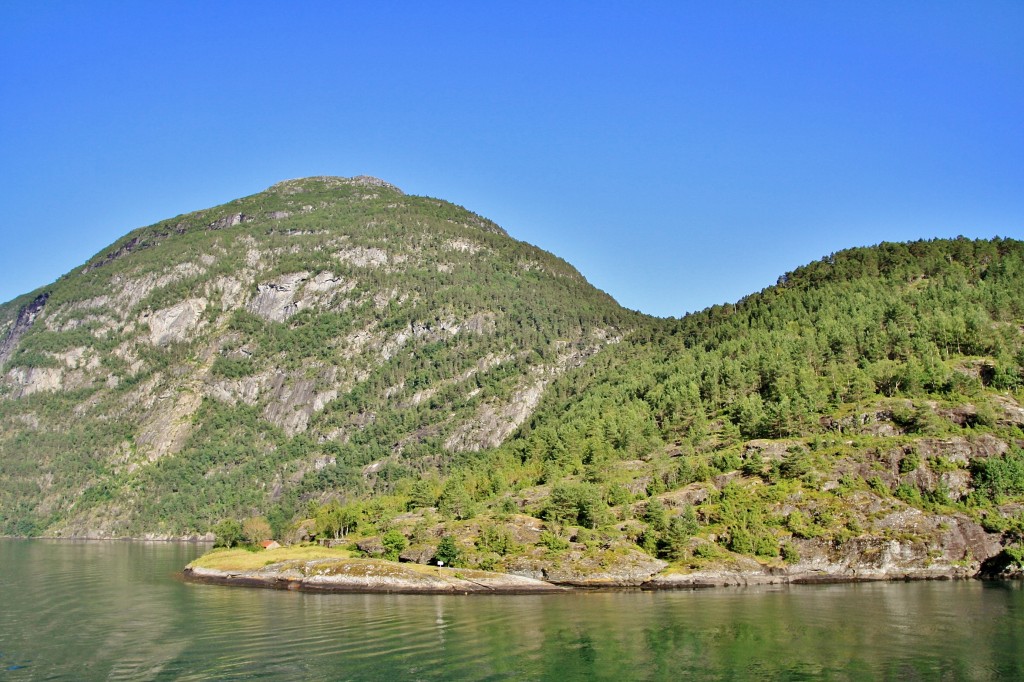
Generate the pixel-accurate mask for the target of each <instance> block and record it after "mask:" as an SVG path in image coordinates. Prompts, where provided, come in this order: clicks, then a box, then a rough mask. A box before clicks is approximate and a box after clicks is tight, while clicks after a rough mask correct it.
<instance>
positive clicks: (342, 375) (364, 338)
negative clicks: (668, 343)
mask: <svg viewBox="0 0 1024 682" xmlns="http://www.w3.org/2000/svg"><path fill="white" fill-rule="evenodd" d="M637 319H638V318H637V316H636V315H635V314H632V313H629V312H627V311H624V310H622V309H621V308H620V307H619V306H618V305H617V304H615V302H614V301H613V300H612V299H611V298H610V297H608V296H607V295H605V294H603V293H601V292H599V291H597V290H595V289H594V288H593V287H591V286H590V285H589V284H588V283H587V282H586V281H585V280H584V279H583V277H582V276H580V274H579V273H578V272H577V271H576V270H575V269H573V268H572V267H571V266H569V265H568V264H566V263H565V262H564V261H562V260H560V259H558V258H555V257H554V256H552V255H551V254H548V253H546V252H544V251H541V250H540V249H537V248H535V247H532V246H530V245H527V244H524V243H522V242H518V241H515V240H513V239H511V238H509V237H508V235H507V234H506V233H505V232H504V231H503V230H502V229H501V228H499V227H498V226H496V225H494V224H493V223H491V222H490V221H487V220H485V219H483V218H480V217H479V216H477V215H475V214H472V213H470V212H468V211H466V210H464V209H462V208H460V207H458V206H454V205H452V204H449V203H447V202H444V201H439V200H435V199H430V198H425V197H412V196H406V195H404V194H403V193H402V192H401V191H400V190H398V189H397V188H395V187H393V186H391V185H389V184H387V183H385V182H383V181H380V180H377V179H374V178H367V177H360V178H352V179H346V178H309V179H304V180H294V181H288V182H283V183H280V184H278V185H275V186H274V187H271V188H270V189H269V190H267V191H265V192H262V193H260V194H257V195H254V196H251V197H247V198H245V199H241V200H238V201H234V202H231V203H229V204H225V205H223V206H220V207H217V208H213V209H209V210H205V211H199V212H196V213H192V214H189V215H185V216H179V217H177V218H173V219H170V220H166V221H163V222H161V223H158V224H156V225H153V226H150V227H146V228H142V229H139V230H135V231H134V232H132V233H130V234H128V235H126V236H125V237H124V238H123V239H121V240H119V241H118V242H117V243H115V244H114V245H112V246H111V247H110V248H109V249H106V250H104V251H103V252H101V253H100V254H98V255H97V256H95V257H94V258H92V259H91V260H90V261H89V262H88V263H87V264H86V265H84V266H82V267H81V268H78V269H77V270H75V271H73V272H71V273H69V274H68V275H65V276H64V277H62V278H61V279H60V280H58V281H57V282H55V283H54V284H53V285H52V286H49V287H46V288H45V289H43V290H42V291H40V292H36V293H35V294H32V295H28V296H25V297H21V298H19V299H18V300H16V301H13V302H11V303H9V304H5V305H4V306H2V307H0V325H2V326H0V339H2V341H0V352H2V354H3V356H2V357H0V364H2V372H3V375H2V382H0V532H4V533H19V534H36V533H46V534H83V533H91V534H97V535H137V534H141V533H158V534H171V535H178V534H182V533H196V532H205V531H206V530H207V529H208V528H209V527H211V526H212V525H213V524H214V523H215V522H216V521H218V520H219V519H221V518H223V517H226V516H239V515H247V514H253V513H258V512H266V511H267V510H270V509H274V510H276V511H275V513H276V514H277V515H278V517H281V518H283V517H285V516H291V515H293V514H295V513H296V512H297V511H299V510H300V509H301V508H302V506H303V505H304V502H305V500H307V499H316V498H317V496H318V495H319V494H320V493H321V492H322V491H324V490H334V489H337V488H343V489H346V490H349V491H350V493H352V494H355V493H357V492H361V491H371V490H374V489H377V490H387V489H388V488H389V486H390V483H389V482H390V481H393V480H395V479H398V478H402V477H408V476H411V475H416V472H418V471H422V470H427V469H430V470H434V469H437V468H439V467H442V466H443V465H444V464H445V461H446V459H447V455H446V454H445V453H451V452H459V451H476V450H480V449H482V448H487V447H493V446H495V445H498V444H500V443H501V442H503V441H504V440H505V439H506V438H507V437H508V436H509V434H511V433H512V432H513V431H514V430H515V429H516V428H517V427H518V426H519V425H520V424H521V423H522V422H523V421H524V420H525V419H527V418H528V417H529V415H530V414H531V413H532V411H533V409H534V407H535V406H536V404H537V402H538V401H539V400H540V398H541V397H542V395H543V393H544V391H545V388H546V387H547V386H548V385H549V384H550V382H551V381H552V380H553V379H554V378H555V377H557V376H558V375H560V374H561V373H563V372H564V371H566V370H567V369H568V368H571V367H573V366H576V365H579V364H581V363H583V362H584V361H585V360H586V359H587V358H588V357H590V356H592V355H593V354H595V353H597V352H599V351H600V350H601V349H602V348H604V347H605V346H607V345H609V344H612V343H614V342H616V341H618V340H620V339H621V337H622V336H623V334H624V333H625V332H626V331H627V330H628V329H630V328H631V327H632V326H634V325H635V324H636V320H637Z"/></svg>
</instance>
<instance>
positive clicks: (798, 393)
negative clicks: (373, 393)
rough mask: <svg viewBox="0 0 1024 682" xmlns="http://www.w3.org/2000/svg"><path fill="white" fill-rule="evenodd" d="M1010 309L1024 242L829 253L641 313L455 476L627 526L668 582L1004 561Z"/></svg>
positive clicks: (1018, 298) (609, 537)
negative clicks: (727, 289) (725, 298)
mask: <svg viewBox="0 0 1024 682" xmlns="http://www.w3.org/2000/svg"><path fill="white" fill-rule="evenodd" d="M1022 322H1024V244H1022V243H1021V242H1017V241H1012V240H993V241H976V242H974V241H968V240H965V239H957V240H936V241H930V242H916V243H912V244H883V245H880V246H878V247H872V248H862V249H852V250H849V251H844V252H841V253H837V254H834V255H833V256H831V257H829V258H827V259H824V260H822V261H819V262H816V263H813V264H810V265H808V266H806V267H803V268H800V269H798V270H796V271H795V272H793V273H789V274H787V275H785V276H784V277H782V278H780V281H779V284H778V285H777V286H774V287H770V288H769V289H766V290H765V291H763V292H761V293H759V294H755V295H752V296H750V297H748V298H746V299H744V300H743V301H740V302H739V303H737V304H735V305H727V306H716V307H714V308H710V309H708V310H705V311H703V312H701V313H697V314H694V315H689V316H687V317H685V318H683V319H681V320H665V321H653V322H652V323H651V324H649V325H646V326H645V327H643V328H642V329H641V330H639V331H638V332H637V333H635V334H633V335H631V337H630V338H629V339H628V340H627V341H625V342H624V343H622V344H620V345H619V346H617V347H615V348H612V349H609V350H608V352H606V353H603V354H602V355H600V356H598V357H596V358H595V359H594V361H593V362H591V363H589V364H587V365H585V366H583V367H581V368H579V369H576V370H573V371H572V372H570V373H568V374H567V375H565V376H564V377H562V378H560V379H559V381H557V382H555V384H554V385H553V386H552V387H551V390H550V391H549V392H548V393H547V394H546V396H545V398H544V400H543V401H542V403H541V405H540V406H539V408H538V410H537V412H536V413H535V414H534V416H533V417H532V418H531V420H530V421H529V422H528V423H527V424H526V425H524V428H523V429H522V430H521V432H520V434H518V436H517V438H515V439H513V440H511V441H509V442H507V443H506V444H504V445H503V446H502V447H501V448H499V449H498V450H496V451H495V452H494V453H493V454H492V455H491V458H490V459H489V460H488V461H486V462H479V463H467V465H466V469H467V472H469V473H467V474H465V479H466V480H467V481H471V482H472V486H471V487H472V488H473V489H483V490H487V489H488V488H489V486H490V483H489V480H492V479H494V478H497V479H499V480H502V481H510V482H513V484H512V485H511V486H509V487H510V488H511V490H510V492H509V493H505V494H506V495H510V499H512V500H513V502H514V505H513V506H518V507H522V508H524V509H527V510H532V512H533V513H535V514H539V515H541V516H542V517H544V518H545V519H547V520H548V521H555V522H561V523H569V524H570V525H571V526H584V527H590V528H592V529H594V530H593V533H596V535H594V534H591V535H588V536H587V537H589V539H590V540H589V541H590V542H591V543H597V544H599V545H600V544H602V543H603V544H606V545H607V544H608V543H612V542H616V541H617V540H618V539H622V538H626V539H630V540H632V541H634V542H636V543H637V544H638V545H640V546H641V547H643V548H645V549H646V550H647V551H648V552H649V553H651V554H654V555H657V556H660V557H661V558H663V559H666V560H669V561H671V562H673V563H674V565H675V566H676V569H675V571H676V572H675V573H670V574H668V575H667V576H662V578H659V580H661V581H663V582H667V583H669V584H671V583H672V582H673V581H677V582H679V583H683V584H692V583H694V582H697V583H700V582H701V581H706V582H728V581H743V580H749V579H765V580H781V579H784V578H785V576H787V575H792V576H799V577H800V579H813V578H814V576H821V577H845V578H850V577H865V578H871V577H893V576H897V577H898V576H903V575H915V576H919V577H925V576H938V575H943V576H947V575H972V574H974V573H976V572H977V571H978V570H979V569H980V568H981V565H982V563H983V562H985V561H988V563H987V564H986V567H987V568H988V569H991V570H999V568H1000V567H1001V566H1003V567H1005V565H1007V564H1010V563H1017V565H1018V566H1020V559H1021V557H1024V547H1022V545H1021V543H1022V541H1024V433H1022V428H1024V410H1022V409H1021V407H1020V402H1021V398H1022V397H1024V396H1022V389H1024V325H1022ZM491 504H492V505H495V506H496V507H497V506H500V503H493V502H492V503H491ZM569 535H571V533H567V535H566V536H567V537H568V536H569ZM585 535H586V534H585ZM574 547H576V548H577V549H578V551H585V546H580V545H574ZM1004 548H1006V553H1002V552H1003V550H1004ZM528 554H529V553H528ZM567 556H569V555H567ZM1014 557H1016V559H1014ZM535 558H536V557H535ZM556 563H557V562H556ZM569 563H572V562H571V561H569ZM512 565H513V566H515V565H517V564H516V563H515V562H512ZM545 570H546V571H547V572H548V573H551V572H552V568H551V567H548V568H546V569H545ZM1018 570H1019V568H1018Z"/></svg>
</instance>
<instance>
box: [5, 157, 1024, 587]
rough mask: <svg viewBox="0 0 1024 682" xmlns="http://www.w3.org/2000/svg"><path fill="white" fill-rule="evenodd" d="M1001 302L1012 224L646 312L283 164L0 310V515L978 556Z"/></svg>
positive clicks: (471, 222)
mask: <svg viewBox="0 0 1024 682" xmlns="http://www.w3.org/2000/svg"><path fill="white" fill-rule="evenodd" d="M1022 323H1024V244H1022V243H1020V242H1017V241H1012V240H1001V239H994V240H990V241H969V240H966V239H956V240H935V241H922V242H915V243H911V244H882V245H879V246H876V247H870V248H858V249H851V250H849V251H843V252H840V253H836V254H833V255H832V256H829V257H828V258H826V259H823V260H821V261H818V262H816V263H812V264H810V265H808V266H805V267H803V268H799V269H797V270H796V271H794V272H792V273H788V274H786V275H785V276H783V277H781V278H780V279H779V283H778V284H777V285H776V286H773V287H770V288H768V289H766V290H764V291H762V292H760V293H757V294H754V295H751V296H749V297H747V298H745V299H744V300H742V301H739V302H738V303H736V304H732V305H725V306H716V307H713V308H710V309H708V310H705V311H702V312H700V313H696V314H692V315H688V316H686V317H684V318H682V319H668V320H662V319H655V318H650V317H646V316H642V315H639V314H637V313H633V312H631V311H627V310H624V309H622V308H621V307H620V306H618V305H617V304H616V303H615V302H614V301H613V300H612V299H611V298H610V297H608V296H607V295H606V294H604V293H602V292H600V291H598V290H596V289H594V288H593V287H592V286H590V285H589V284H588V283H587V282H586V281H585V280H584V278H583V277H582V276H581V275H580V274H579V273H578V272H577V271H576V270H575V269H573V268H572V267H571V266H570V265H568V264H567V263H565V262H564V261H562V260H560V259H558V258H556V257H554V256H552V255H551V254H548V253H546V252H544V251H541V250H539V249H537V248H535V247H532V246H530V245H528V244H524V243H522V242H518V241H516V240H514V239H512V238H510V237H509V236H508V235H507V234H506V233H505V232H504V231H503V230H502V229H501V228H500V227H498V226H496V225H494V224H493V223H491V222H490V221H487V220H486V219H483V218H481V217H480V216H477V215H475V214H473V213H471V212H469V211H466V210H465V209H463V208H461V207H458V206H454V205H452V204H449V203H447V202H444V201H439V200H436V199H430V198H426V197H412V196H407V195H404V194H403V193H402V192H401V191H399V190H398V189H397V188H395V187H393V186H391V185H389V184H387V183H384V182H382V181H380V180H377V179H374V178H366V177H360V178H351V179H346V178H309V179H304V180H295V181H288V182H284V183H280V184H278V185H275V186H274V187H271V188H270V189H268V190H267V191H265V192H262V193H260V194H256V195H254V196H251V197H247V198H245V199H240V200H238V201H235V202H231V203H229V204H225V205H224V206H220V207H217V208H213V209H209V210H206V211H200V212H197V213H193V214H189V215H185V216H179V217H177V218H173V219H170V220H166V221H163V222H161V223H158V224H156V225H153V226H150V227H146V228H142V229H139V230H136V231H134V232H132V233H130V234H128V235H126V236H125V237H124V238H123V239H121V240H119V241H118V242H117V243H115V244H114V245H112V246H111V247H110V248H108V249H106V250H104V251H103V252H101V253H100V254H97V256H95V257H94V258H92V259H90V261H89V262H88V263H86V264H85V265H84V266H82V267H81V268H78V269H77V270H75V271H73V272H71V273H69V274H68V275H65V276H64V277H62V278H61V279H60V280H58V281H57V282H55V283H54V284H53V285H51V286H48V287H45V288H44V289H42V290H39V291H36V292H32V293H30V294H27V295H25V296H23V297H20V298H19V299H16V300H14V301H11V302H10V303H7V304H4V305H3V306H0V372H2V379H0V532H2V533H7V534H19V535H38V534H43V535H56V536H95V537H110V536H143V535H152V536H161V537H177V536H183V535H196V534H203V533H206V532H208V531H210V530H211V529H213V528H215V527H217V528H218V529H219V531H220V535H221V536H225V535H226V534H230V533H228V532H227V531H228V530H231V528H232V526H231V524H234V523H235V522H241V521H243V520H248V522H249V529H250V531H251V533H256V532H257V531H256V530H253V528H259V527H260V524H261V523H262V524H264V525H266V524H267V523H268V522H269V527H270V528H271V529H272V530H271V532H272V533H273V534H275V535H276V536H278V537H281V538H287V539H293V540H297V539H300V538H303V537H305V538H317V539H321V540H323V539H325V538H332V539H335V538H337V539H340V538H343V537H344V538H345V541H346V542H358V543H360V547H361V548H362V550H363V551H365V552H367V553H370V554H380V553H383V554H386V555H393V556H397V555H398V554H402V555H403V556H404V557H405V558H406V559H409V560H420V561H426V560H430V559H431V558H432V557H434V556H435V555H437V554H438V552H439V551H440V552H449V551H451V552H453V553H454V554H453V557H457V558H456V561H457V562H459V563H462V564H464V565H467V566H475V567H483V568H498V569H502V570H506V571H510V572H516V573H520V574H524V575H546V576H561V579H562V580H563V581H568V582H572V581H578V582H588V581H594V580H597V581H600V580H605V581H612V582H618V583H623V582H627V583H630V582H632V583H636V582H642V581H644V580H649V579H651V577H652V576H660V577H658V578H657V579H658V580H662V581H667V582H669V583H672V582H673V581H676V582H679V581H682V582H683V583H685V582H686V581H691V582H700V581H701V580H705V581H710V582H728V581H729V580H730V579H731V578H729V577H728V576H734V575H744V576H748V578H749V576H752V575H755V574H756V575H760V576H762V577H763V576H772V575H801V576H805V577H806V576H812V577H813V576H815V575H845V576H849V575H859V576H862V577H864V576H866V577H873V576H882V577H885V576H892V575H899V574H900V572H901V571H904V572H906V574H908V575H910V574H913V575H915V576H929V575H951V574H956V575H966V574H973V573H975V572H977V571H978V570H979V568H980V567H981V565H982V564H983V563H984V562H987V563H986V564H985V565H986V567H987V568H988V569H992V570H996V569H1000V568H1001V567H1004V566H1005V565H1011V564H1014V563H1015V562H1018V561H1019V558H1020V557H1021V556H1022V554H1024V553H1022V551H1021V550H1020V549H1019V548H1020V542H1021V540H1022V537H1024V512H1022V510H1024V451H1022V445H1024V433H1022V431H1021V429H1022V426H1024V410H1022V408H1021V407H1020V400H1021V398H1022V388H1024V332H1022V329H1024V327H1022ZM225 524H227V525H225ZM446 536H448V538H447V539H446ZM453 541H454V542H453ZM993 567H995V568H993ZM748 578H745V579H748Z"/></svg>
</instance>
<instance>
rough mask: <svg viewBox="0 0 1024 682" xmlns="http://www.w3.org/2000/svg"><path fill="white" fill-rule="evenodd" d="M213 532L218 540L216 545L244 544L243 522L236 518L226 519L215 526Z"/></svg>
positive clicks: (233, 545)
mask: <svg viewBox="0 0 1024 682" xmlns="http://www.w3.org/2000/svg"><path fill="white" fill-rule="evenodd" d="M213 534H214V535H216V536H217V540H216V541H215V542H214V543H213V546H214V547H235V546H236V545H240V544H242V541H243V540H245V535H244V534H243V533H242V524H240V523H239V522H238V521H236V520H235V519H224V520H223V521H221V522H220V523H218V524H217V525H216V526H214V527H213Z"/></svg>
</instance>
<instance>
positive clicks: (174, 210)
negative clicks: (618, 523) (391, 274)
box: [0, 0, 1024, 316]
mask: <svg viewBox="0 0 1024 682" xmlns="http://www.w3.org/2000/svg"><path fill="white" fill-rule="evenodd" d="M0 102H2V105H0V239H2V244H0V273H2V277H0V301H6V300H9V299H11V298H13V297H14V296H17V295H19V294H21V293H25V292H27V291H30V290H33V289H35V288H37V287H40V286H43V285H45V284H47V283H49V282H51V281H53V280H54V279H55V278H56V277H58V276H59V275H61V274H63V273H64V272H67V271H68V270H70V269H72V268H74V267H75V266H77V265H79V264H81V263H82V262H84V261H85V260H86V259H87V258H88V257H89V256H91V255H92V254H94V253H96V252H97V251H99V250H101V249H102V248H103V247H104V246H106V245H107V244H109V243H110V242H112V241H114V240H115V239H116V238H118V237H119V236H121V235H122V234H124V233H125V232H127V231H129V230H131V229H134V228H136V227H140V226H142V225H147V224H150V223H153V222H156V221H158V220H160V219H163V218H167V217H170V216H173V215H177V214H180V213H186V212H189V211H193V210H197V209H201V208H206V207H208V206H212V205H216V204H219V203H223V202H225V201H228V200H231V199H233V198H237V197H239V196H244V195H248V194H253V193H255V192H258V191H261V190H263V189H265V188H266V187H268V186H269V185H271V184H273V183H275V182H277V181H279V180H283V179H287V178H294V177H302V176H309V175H343V176H351V175H359V174H369V175H376V176H379V177H382V178H384V179H386V180H388V181H390V182H393V183H394V184H396V185H398V186H399V187H401V188H402V189H404V190H405V191H406V192H409V193H413V194H426V195H431V196H437V197H441V198H444V199H448V200H450V201H453V202H455V203H458V204H462V205H463V206H466V207H467V208H469V209H471V210H473V211H476V212H477V213H480V214H482V215H485V216H487V217H489V218H491V219H493V220H495V221H496V222H498V223H499V224H500V225H502V226H503V227H505V228H506V229H507V230H508V231H509V233H510V234H512V236H514V237H516V238H518V239H522V240H525V241H528V242H531V243H534V244H537V245H538V246H541V247H542V248H545V249H547V250H549V251H552V252H553V253H555V254H557V255H559V256H561V257H563V258H565V259H566V260H568V261H569V262H571V263H572V264H573V265H575V266H576V267H577V268H579V269H580V270H581V271H582V272H583V274H584V275H585V276H586V277H587V278H588V279H589V280H590V281H591V282H592V283H594V284H595V285H596V286H598V287H599V288H601V289H603V290H605V291H607V292H608V293H610V294H612V295H613V296H614V297H615V298H616V299H617V300H618V301H619V302H620V303H622V304H623V305H625V306H627V307H629V308H634V309H639V310H642V311H644V312H648V313H652V314H657V315H663V316H664V315H682V314H684V313H686V312H688V311H693V310H699V309H701V308H704V307H706V306H709V305H712V304H715V303H722V302H728V301H735V300H737V299H739V298H741V297H742V296H744V295H746V294H748V293H751V292H754V291H758V290H760V289H762V288H764V287H765V286H768V285H770V284H773V283H774V282H775V280H776V279H777V278H778V276H779V275H781V274H782V273H784V272H786V271H788V270H792V269H793V268H795V267H797V266H799V265H801V264H803V263H806V262H809V261H811V260H815V259H817V258H820V257H822V256H825V255H827V254H829V253H831V252H833V251H837V250H839V249H843V248H846V247H851V246H861V245H869V244H875V243H878V242H880V241H885V240H889V241H902V240H909V239H918V238H932V237H949V236H956V235H958V234H963V235H965V236H969V237H992V236H995V235H1000V236H1007V237H1017V238H1024V3H1021V2H1019V1H1016V0H1014V1H1010V2H984V1H977V2H973V1H972V2H939V1H930V2H914V1H906V2H891V1H889V2H847V3H839V2H776V3H763V2H714V3H707V2H703V3H697V2H683V1H676V2H665V3H659V2H621V3H614V2H586V3H584V2H545V3H533V2H515V3H491V2H485V3H481V2H463V3H448V2H433V3H414V2H404V3H403V2H392V3H388V2H382V3H341V2H302V3H283V2H266V3H260V2H220V3H207V2H156V1H153V2H128V1H127V0H126V1H123V2H103V1H95V2H88V3H85V2H38V1H37V0H28V1H23V0H5V1H4V2H3V3H0Z"/></svg>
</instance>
